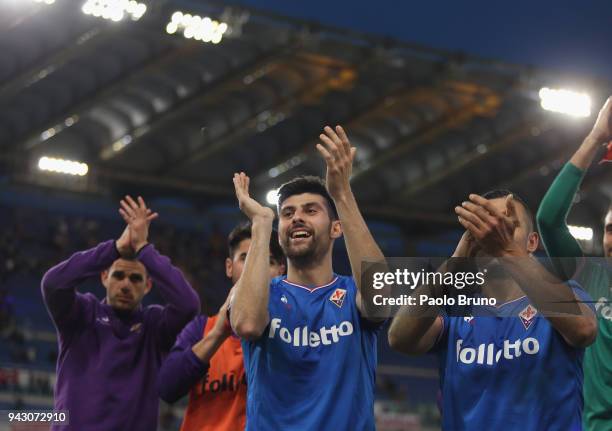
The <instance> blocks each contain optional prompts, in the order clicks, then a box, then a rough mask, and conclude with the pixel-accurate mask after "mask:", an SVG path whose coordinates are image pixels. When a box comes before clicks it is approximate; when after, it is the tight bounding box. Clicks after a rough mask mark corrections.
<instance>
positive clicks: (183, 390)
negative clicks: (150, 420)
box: [157, 316, 209, 403]
mask: <svg viewBox="0 0 612 431" xmlns="http://www.w3.org/2000/svg"><path fill="white" fill-rule="evenodd" d="M206 320H207V318H206V316H197V317H196V318H195V319H193V320H192V321H191V322H189V323H188V324H187V326H185V328H184V329H183V330H182V331H181V333H180V334H179V336H178V338H177V339H176V343H175V344H174V347H172V350H171V351H170V354H169V355H168V357H167V358H166V360H165V361H164V363H163V364H162V367H161V370H160V371H159V376H158V381H157V383H158V388H159V396H160V397H161V399H163V400H164V401H166V402H168V403H173V402H175V401H177V400H179V399H180V398H182V397H184V396H185V395H187V394H188V393H189V390H190V389H191V388H192V387H193V386H194V385H195V384H196V383H197V382H198V380H200V379H201V378H202V377H203V376H204V375H205V374H206V372H207V371H208V365H209V364H207V363H206V364H205V363H203V362H202V361H200V359H199V358H198V357H197V356H196V355H195V353H193V351H192V350H191V348H192V347H193V345H194V344H196V343H197V342H198V341H200V340H201V339H202V335H203V333H204V327H205V325H206Z"/></svg>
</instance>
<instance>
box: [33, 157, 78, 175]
mask: <svg viewBox="0 0 612 431" xmlns="http://www.w3.org/2000/svg"><path fill="white" fill-rule="evenodd" d="M38 169H40V170H41V171H49V172H55V173H58V174H67V175H78V176H80V177H82V176H84V175H87V172H88V171H89V166H87V163H81V162H75V161H73V160H64V159H56V158H54V157H41V158H40V159H39V160H38Z"/></svg>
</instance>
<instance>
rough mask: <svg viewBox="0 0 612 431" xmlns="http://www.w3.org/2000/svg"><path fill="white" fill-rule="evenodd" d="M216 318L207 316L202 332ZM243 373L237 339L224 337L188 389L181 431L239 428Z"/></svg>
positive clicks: (242, 421) (242, 419)
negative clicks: (192, 385)
mask: <svg viewBox="0 0 612 431" xmlns="http://www.w3.org/2000/svg"><path fill="white" fill-rule="evenodd" d="M216 321H217V316H213V317H209V318H208V319H207V320H206V325H205V326H204V335H206V334H207V333H208V332H209V331H210V330H211V329H212V328H213V327H214V326H215V322H216ZM246 393H247V390H246V375H245V373H244V362H243V359H242V347H241V345H240V339H239V338H236V337H234V336H230V337H228V338H227V339H226V340H225V342H223V344H222V345H221V347H219V350H217V351H216V352H215V354H214V355H213V357H212V359H211V361H210V368H209V369H208V373H207V374H206V376H205V377H204V378H203V379H202V380H201V381H199V382H198V383H197V384H196V385H195V386H194V387H193V388H191V391H190V392H189V405H188V406H187V410H186V411H185V417H184V418H183V425H182V426H181V431H239V430H243V429H244V427H245V425H246Z"/></svg>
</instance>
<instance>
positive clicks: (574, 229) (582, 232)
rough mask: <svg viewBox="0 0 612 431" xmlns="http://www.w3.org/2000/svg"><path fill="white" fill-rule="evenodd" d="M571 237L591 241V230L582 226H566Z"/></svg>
mask: <svg viewBox="0 0 612 431" xmlns="http://www.w3.org/2000/svg"><path fill="white" fill-rule="evenodd" d="M568 228H569V231H570V233H571V234H572V236H573V237H574V238H576V239H578V240H581V241H590V240H592V239H593V229H591V228H590V227H584V226H571V225H570V226H568Z"/></svg>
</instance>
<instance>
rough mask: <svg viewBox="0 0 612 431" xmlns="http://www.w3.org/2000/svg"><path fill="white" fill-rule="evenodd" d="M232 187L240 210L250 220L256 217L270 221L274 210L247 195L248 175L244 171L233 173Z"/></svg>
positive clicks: (272, 218)
mask: <svg viewBox="0 0 612 431" xmlns="http://www.w3.org/2000/svg"><path fill="white" fill-rule="evenodd" d="M233 181H234V189H235V190H236V198H237V199H238V206H239V207H240V210H241V211H242V212H243V213H244V214H245V215H246V216H247V217H248V218H249V220H251V221H255V219H257V218H261V219H265V220H269V221H272V220H274V211H273V210H272V208H269V207H266V206H263V205H261V204H260V203H259V202H257V201H256V200H255V199H253V198H252V197H251V196H250V195H249V183H250V179H249V177H248V176H247V175H246V174H245V173H244V172H240V173H239V174H234V178H233Z"/></svg>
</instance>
